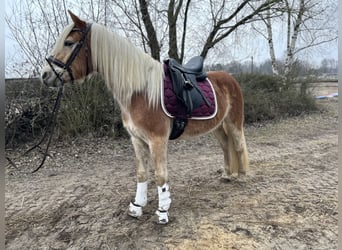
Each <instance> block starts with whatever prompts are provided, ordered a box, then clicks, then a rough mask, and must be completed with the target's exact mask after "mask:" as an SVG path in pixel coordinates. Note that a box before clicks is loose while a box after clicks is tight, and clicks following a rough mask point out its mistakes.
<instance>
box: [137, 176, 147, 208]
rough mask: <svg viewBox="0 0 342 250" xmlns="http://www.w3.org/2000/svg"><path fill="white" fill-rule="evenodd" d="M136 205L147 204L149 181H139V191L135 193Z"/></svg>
mask: <svg viewBox="0 0 342 250" xmlns="http://www.w3.org/2000/svg"><path fill="white" fill-rule="evenodd" d="M134 204H135V205H139V206H142V207H144V206H146V204H147V181H145V182H138V183H137V192H136V194H135V200H134Z"/></svg>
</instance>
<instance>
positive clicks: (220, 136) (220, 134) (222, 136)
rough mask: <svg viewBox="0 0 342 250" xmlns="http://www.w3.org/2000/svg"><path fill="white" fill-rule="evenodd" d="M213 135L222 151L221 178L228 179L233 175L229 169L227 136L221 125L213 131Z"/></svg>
mask: <svg viewBox="0 0 342 250" xmlns="http://www.w3.org/2000/svg"><path fill="white" fill-rule="evenodd" d="M213 134H214V135H215V137H216V139H217V140H218V142H219V143H220V146H221V148H222V151H223V156H224V168H223V170H224V172H223V175H222V178H224V179H228V178H229V177H230V176H231V175H232V173H233V170H232V169H231V167H230V165H229V151H228V147H229V143H228V136H227V134H226V133H225V131H224V129H223V126H222V125H221V126H219V127H218V128H217V129H216V130H214V132H213Z"/></svg>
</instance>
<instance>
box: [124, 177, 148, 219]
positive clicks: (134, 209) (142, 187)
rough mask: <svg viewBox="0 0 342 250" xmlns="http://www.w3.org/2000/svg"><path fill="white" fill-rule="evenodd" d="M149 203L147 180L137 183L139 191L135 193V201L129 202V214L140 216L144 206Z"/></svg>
mask: <svg viewBox="0 0 342 250" xmlns="http://www.w3.org/2000/svg"><path fill="white" fill-rule="evenodd" d="M146 204H147V181H146V182H138V183H137V192H136V194H135V199H134V203H132V202H131V203H130V204H129V208H128V214H129V215H130V216H132V217H136V218H139V217H140V216H142V207H143V206H146Z"/></svg>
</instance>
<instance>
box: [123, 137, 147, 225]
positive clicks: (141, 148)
mask: <svg viewBox="0 0 342 250" xmlns="http://www.w3.org/2000/svg"><path fill="white" fill-rule="evenodd" d="M131 139H132V144H133V147H134V151H135V155H136V164H137V190H136V194H135V199H134V201H132V202H131V203H130V204H129V209H128V214H129V215H130V216H132V217H136V218H139V217H140V216H141V215H142V208H143V207H144V206H146V204H147V179H148V172H147V171H148V165H149V162H150V151H149V146H148V145H147V144H146V143H145V142H144V141H143V140H141V139H139V138H137V137H134V136H132V137H131Z"/></svg>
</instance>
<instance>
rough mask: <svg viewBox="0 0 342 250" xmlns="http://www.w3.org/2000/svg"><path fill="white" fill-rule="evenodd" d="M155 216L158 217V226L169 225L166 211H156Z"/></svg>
mask: <svg viewBox="0 0 342 250" xmlns="http://www.w3.org/2000/svg"><path fill="white" fill-rule="evenodd" d="M156 215H157V216H158V220H157V223H158V224H160V225H165V224H167V223H169V213H168V212H167V211H159V210H157V211H156Z"/></svg>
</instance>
